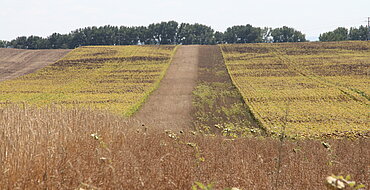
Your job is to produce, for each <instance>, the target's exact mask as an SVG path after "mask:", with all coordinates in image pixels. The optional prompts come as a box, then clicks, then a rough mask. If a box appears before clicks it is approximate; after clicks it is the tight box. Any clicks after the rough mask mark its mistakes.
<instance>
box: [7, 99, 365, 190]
mask: <svg viewBox="0 0 370 190" xmlns="http://www.w3.org/2000/svg"><path fill="white" fill-rule="evenodd" d="M132 123H134V121H126V120H123V119H122V118H121V117H118V116H114V115H112V114H109V113H104V112H95V111H89V110H65V109H62V108H58V107H49V108H43V109H38V108H32V107H28V106H21V107H18V106H9V107H7V108H2V109H0V126H1V127H0V145H1V146H0V163H1V165H0V187H1V189H78V188H82V189H190V188H191V186H192V184H193V183H194V182H195V181H200V182H202V183H204V184H208V183H212V182H213V183H215V184H216V188H217V189H221V188H225V187H238V188H241V189H273V188H275V187H276V189H324V188H325V187H324V180H325V177H326V176H328V175H331V174H337V175H338V174H342V175H346V174H350V175H351V176H352V179H353V180H355V181H356V182H361V183H364V184H365V185H366V186H367V187H368V186H369V185H370V184H369V172H368V171H369V169H370V168H369V166H370V160H369V155H370V149H369V148H368V147H370V141H369V139H365V138H360V139H355V140H350V139H343V140H328V141H326V142H328V143H329V144H330V145H331V148H330V149H327V148H325V147H324V146H323V145H322V144H321V143H322V142H321V141H318V140H300V141H286V142H284V144H283V146H282V151H281V152H282V154H281V164H280V165H281V172H280V173H279V175H278V174H277V172H276V171H277V169H276V167H277V160H278V150H279V148H278V147H279V146H280V141H279V140H277V139H270V138H239V139H235V140H232V139H228V138H225V137H219V136H218V137H212V136H202V135H198V134H196V135H193V134H192V133H191V132H187V131H185V132H184V133H182V134H181V133H180V132H178V131H174V133H171V132H167V133H166V132H164V131H158V130H156V128H155V126H143V127H142V128H130V126H131V125H132ZM92 134H94V135H92ZM329 163H331V164H329ZM277 177H278V179H279V180H278V181H277V183H276V179H277Z"/></svg>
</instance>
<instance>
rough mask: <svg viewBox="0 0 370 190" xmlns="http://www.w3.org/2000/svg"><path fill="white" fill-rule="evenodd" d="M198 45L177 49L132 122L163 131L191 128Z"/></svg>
mask: <svg viewBox="0 0 370 190" xmlns="http://www.w3.org/2000/svg"><path fill="white" fill-rule="evenodd" d="M199 47H200V46H180V47H179V48H178V50H177V52H176V54H175V56H174V58H173V61H172V63H171V65H170V67H169V68H168V70H167V73H166V76H165V77H164V78H163V79H162V81H161V84H160V86H159V88H158V89H157V90H156V91H155V92H154V93H153V94H152V95H150V97H149V98H148V100H147V102H146V103H145V104H144V105H143V107H142V108H141V110H140V111H139V112H138V113H136V114H135V116H134V119H136V120H138V121H140V122H141V123H143V124H145V125H147V126H148V125H149V126H153V127H156V128H162V129H176V130H180V129H186V128H189V126H191V119H192V118H191V116H190V112H191V108H192V91H193V89H194V87H195V85H196V81H197V74H198V72H197V71H198V51H199Z"/></svg>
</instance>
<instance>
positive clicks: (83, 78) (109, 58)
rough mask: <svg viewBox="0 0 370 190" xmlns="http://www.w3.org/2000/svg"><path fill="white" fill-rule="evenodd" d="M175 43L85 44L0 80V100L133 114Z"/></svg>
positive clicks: (162, 70) (167, 62)
mask: <svg viewBox="0 0 370 190" xmlns="http://www.w3.org/2000/svg"><path fill="white" fill-rule="evenodd" d="M175 51H176V46H87V47H80V48H77V49H75V50H73V51H71V52H70V53H69V54H68V55H66V56H65V57H64V58H63V59H61V60H59V61H57V62H56V63H54V64H52V65H49V66H47V67H45V68H43V69H41V70H39V71H37V72H36V73H33V74H29V75H25V76H22V77H19V78H17V79H14V80H10V81H5V82H2V83H0V104H1V105H2V106H4V105H6V104H7V103H9V102H11V103H20V102H25V103H28V104H33V105H38V106H45V105H50V104H57V105H63V106H67V107H75V106H78V107H89V108H94V109H95V108H96V109H104V110H109V111H111V112H114V113H117V114H121V115H124V116H129V115H132V114H133V113H134V112H135V111H136V110H137V109H138V108H139V107H140V106H141V105H142V103H144V101H145V100H146V98H147V97H148V95H149V94H150V93H151V92H152V91H154V90H155V89H156V88H157V87H158V85H159V82H160V80H161V79H162V78H163V76H164V75H165V72H166V70H167V68H168V66H169V65H170V62H171V59H172V57H173V55H174V53H175Z"/></svg>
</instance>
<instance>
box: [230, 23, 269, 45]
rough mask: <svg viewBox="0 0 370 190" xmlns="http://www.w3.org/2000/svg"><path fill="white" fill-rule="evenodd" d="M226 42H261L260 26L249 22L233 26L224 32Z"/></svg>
mask: <svg viewBox="0 0 370 190" xmlns="http://www.w3.org/2000/svg"><path fill="white" fill-rule="evenodd" d="M224 39H225V42H226V43H258V42H262V36H261V28H255V27H253V26H252V25H250V24H247V25H239V26H233V27H229V28H227V29H226V32H225V33H224Z"/></svg>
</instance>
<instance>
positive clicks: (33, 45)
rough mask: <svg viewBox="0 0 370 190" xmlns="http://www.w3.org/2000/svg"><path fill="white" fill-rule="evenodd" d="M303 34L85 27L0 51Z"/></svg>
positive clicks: (341, 33)
mask: <svg viewBox="0 0 370 190" xmlns="http://www.w3.org/2000/svg"><path fill="white" fill-rule="evenodd" d="M366 32H367V28H366V27H363V26H361V27H360V28H351V29H350V30H349V31H348V30H347V29H345V28H338V29H336V30H334V31H332V32H327V33H324V34H321V35H320V41H337V40H366ZM305 41H306V38H305V34H303V33H302V32H300V31H297V30H295V29H294V28H291V27H287V26H283V27H281V28H274V29H272V28H269V27H264V28H261V27H253V26H252V25H250V24H247V25H238V26H232V27H229V28H227V29H226V31H224V32H218V31H214V30H213V29H212V28H211V27H209V26H206V25H203V24H198V23H195V24H189V23H177V22H176V21H168V22H161V23H153V24H150V25H148V26H133V27H127V26H120V27H118V26H110V25H106V26H101V27H96V26H93V27H85V28H80V29H77V30H74V31H72V32H70V33H68V34H59V33H53V34H52V35H50V36H48V37H46V38H43V37H39V36H29V37H26V36H21V37H17V38H16V39H14V40H11V41H10V42H8V41H1V40H0V47H12V48H19V49H73V48H76V47H79V46H86V45H138V44H139V45H143V44H145V45H158V44H183V45H189V44H201V45H203V44H223V43H227V44H233V43H276V42H305Z"/></svg>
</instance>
